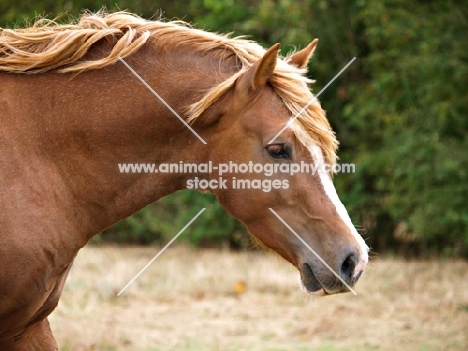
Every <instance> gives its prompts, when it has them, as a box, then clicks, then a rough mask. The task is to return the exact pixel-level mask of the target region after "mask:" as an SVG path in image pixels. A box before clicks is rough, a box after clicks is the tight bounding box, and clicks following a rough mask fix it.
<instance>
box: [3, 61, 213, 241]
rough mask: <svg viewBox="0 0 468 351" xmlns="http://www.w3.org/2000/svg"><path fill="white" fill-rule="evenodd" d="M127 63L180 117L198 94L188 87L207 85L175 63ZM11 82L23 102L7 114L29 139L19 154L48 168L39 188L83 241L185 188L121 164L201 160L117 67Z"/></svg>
mask: <svg viewBox="0 0 468 351" xmlns="http://www.w3.org/2000/svg"><path fill="white" fill-rule="evenodd" d="M126 61H127V62H128V64H129V65H131V66H132V67H133V68H134V69H135V70H136V71H137V72H138V73H139V74H140V75H141V76H142V78H143V79H144V80H145V81H147V83H148V84H149V85H150V86H151V87H152V88H153V89H154V90H155V91H157V92H158V94H160V95H161V96H162V97H163V98H164V99H165V101H166V102H167V103H168V104H169V105H170V106H171V107H172V108H173V109H174V110H176V111H177V112H178V113H179V114H180V115H183V111H184V108H185V107H186V106H187V105H188V104H189V103H191V102H195V101H196V99H198V98H200V97H201V94H202V92H203V89H200V90H199V89H193V88H194V87H195V86H196V85H197V84H198V85H200V82H201V81H202V82H203V83H204V84H206V85H207V86H208V85H210V83H209V78H208V77H207V76H206V75H202V76H201V75H200V74H196V73H195V72H194V70H193V69H190V67H181V66H179V68H180V69H179V70H178V71H174V70H173V68H172V67H175V66H176V65H175V64H174V62H171V63H169V62H163V61H164V60H160V62H157V64H156V65H154V66H153V67H152V68H151V67H149V66H148V62H154V60H153V61H151V60H149V59H148V57H145V55H134V57H133V58H131V59H130V58H129V59H128V60H126ZM187 62H188V60H183V64H187ZM181 64H182V61H181ZM171 70H172V71H171ZM9 82H10V85H9V86H11V87H12V92H13V94H17V96H18V95H19V97H20V98H19V99H17V101H22V102H21V104H20V103H18V104H17V105H18V106H14V107H15V108H14V109H12V111H11V118H12V121H13V120H14V119H16V121H15V122H12V123H15V124H16V125H18V126H21V128H19V129H18V130H21V133H22V135H21V136H20V135H17V138H16V140H30V141H31V142H30V143H29V148H28V150H29V151H27V150H26V149H25V150H24V152H29V153H30V154H31V155H34V156H31V157H30V158H34V159H35V160H36V161H35V163H37V167H39V168H44V169H47V171H46V172H43V174H44V175H45V176H44V178H43V179H38V180H37V182H40V183H43V185H44V186H43V187H40V188H41V189H44V191H54V192H56V193H57V194H56V197H57V198H58V199H60V201H59V202H60V204H61V206H62V207H63V208H68V209H70V213H68V214H66V215H67V217H70V216H72V217H73V218H75V220H76V225H77V228H78V227H79V228H80V230H81V231H84V232H85V235H86V236H87V237H88V238H89V237H91V236H92V235H95V234H97V233H99V232H100V231H102V230H103V229H105V228H106V227H108V226H110V225H112V224H114V223H116V222H117V221H118V220H120V219H122V218H125V217H127V216H129V215H130V214H132V213H134V212H136V211H137V210H139V209H141V208H143V207H144V206H146V205H147V204H149V203H152V202H154V201H156V200H158V199H159V198H161V197H162V196H165V195H167V194H169V193H172V192H174V191H176V190H179V189H182V188H183V187H184V185H185V180H186V179H185V177H186V176H184V175H182V174H161V173H158V174H122V173H120V171H119V166H118V165H119V164H124V163H134V164H135V163H138V164H139V163H154V164H161V163H178V162H179V161H187V162H192V163H196V162H204V160H205V158H206V155H207V151H206V150H207V148H206V147H204V145H203V144H202V142H201V141H199V140H198V139H197V138H196V136H195V135H193V134H192V132H190V131H189V130H188V129H187V128H186V127H185V126H184V125H183V124H182V122H181V121H179V120H178V119H177V118H176V117H175V116H174V115H173V113H172V112H170V111H169V110H168V109H167V107H166V106H164V105H163V104H162V103H161V102H160V101H159V100H158V99H157V98H156V97H155V96H154V95H153V93H151V92H150V91H149V90H148V89H147V88H146V87H145V86H144V85H143V84H142V83H141V82H140V81H139V80H138V79H137V77H135V76H134V75H133V73H131V72H130V71H129V70H128V69H127V68H126V67H125V66H124V65H123V64H121V63H118V64H116V65H114V66H110V67H107V68H104V69H101V70H95V71H89V72H84V73H81V74H79V75H77V76H75V77H73V78H72V79H71V77H70V76H69V75H63V74H52V73H50V74H41V75H35V76H29V77H24V76H21V77H18V78H17V79H13V78H10V79H9ZM202 88H203V87H202ZM38 112H39V113H38ZM198 132H199V133H201V132H202V131H200V130H199V131H198ZM19 146H20V147H22V148H24V145H19ZM63 215H65V214H62V216H63Z"/></svg>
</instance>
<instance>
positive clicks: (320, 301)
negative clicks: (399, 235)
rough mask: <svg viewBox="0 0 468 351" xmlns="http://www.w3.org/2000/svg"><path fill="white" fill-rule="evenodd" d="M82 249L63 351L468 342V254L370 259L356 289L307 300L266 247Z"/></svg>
mask: <svg viewBox="0 0 468 351" xmlns="http://www.w3.org/2000/svg"><path fill="white" fill-rule="evenodd" d="M158 251H159V249H158V248H128V249H127V248H126V249H122V248H96V247H86V248H85V249H83V250H82V251H81V252H80V254H79V255H78V257H77V259H76V261H75V264H74V267H73V269H72V271H71V273H70V277H69V279H68V282H67V285H66V286H65V290H64V293H63V296H62V299H61V301H60V304H59V306H58V308H57V310H56V311H55V312H54V313H53V314H52V316H51V318H50V322H51V326H52V329H53V331H54V334H55V336H56V337H57V340H58V342H59V345H60V347H61V350H63V351H68V350H73V351H85V350H86V351H91V350H104V351H110V350H119V351H120V350H132V351H150V350H153V351H155V350H158V351H159V350H161V351H167V350H171V351H172V350H181V351H205V350H206V351H215V350H222V351H231V350H232V351H234V350H235V351H242V350H245V351H273V350H274V351H280V350H292V351H305V350H319V351H328V350H350V351H355V350H385V351H387V350H388V351H394V350H403V351H406V350H408V351H409V350H411V351H418V350H421V351H423V350H445V351H456V350H460V351H462V350H463V351H465V350H467V349H468V263H467V262H463V261H427V262H421V261H416V262H405V261H403V260H396V259H382V258H377V259H373V261H372V262H371V263H370V265H369V267H368V269H367V271H366V273H365V274H364V276H363V277H362V278H361V281H360V283H359V284H358V285H357V286H356V291H357V293H358V295H357V296H354V295H352V294H351V293H349V294H341V295H338V296H331V297H326V298H312V297H310V296H308V295H307V294H306V293H304V292H302V291H301V290H300V288H299V284H298V273H297V271H296V270H295V269H294V268H293V267H292V266H290V265H289V264H288V263H286V262H283V261H281V260H279V259H277V258H275V257H274V256H272V255H270V254H266V253H261V252H244V253H232V252H221V251H215V250H191V249H188V248H184V247H170V248H169V249H168V250H167V251H165V252H164V253H163V254H162V255H161V256H160V257H159V258H158V259H157V260H156V261H155V262H154V263H153V264H152V265H151V266H150V267H149V268H148V269H147V270H146V271H145V272H144V273H143V274H142V275H141V276H140V277H139V278H138V279H137V280H136V281H135V282H134V283H133V284H132V285H131V286H130V287H129V288H128V289H127V290H126V291H125V292H124V293H123V294H122V295H121V296H119V297H118V296H117V293H118V292H119V291H120V289H122V288H123V287H124V286H125V285H126V284H127V282H128V281H130V279H131V278H132V277H133V276H134V275H135V274H136V273H137V272H138V271H139V270H140V269H141V268H143V267H144V265H145V264H146V263H147V262H148V261H149V260H150V259H151V258H152V257H153V256H154V255H155V254H156V253H157V252H158Z"/></svg>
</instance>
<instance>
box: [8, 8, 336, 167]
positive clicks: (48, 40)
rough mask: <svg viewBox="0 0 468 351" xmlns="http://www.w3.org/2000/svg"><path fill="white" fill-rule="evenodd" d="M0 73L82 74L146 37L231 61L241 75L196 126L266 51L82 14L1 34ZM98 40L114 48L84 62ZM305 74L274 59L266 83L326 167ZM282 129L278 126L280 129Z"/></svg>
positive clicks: (327, 144) (217, 91)
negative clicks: (73, 21) (72, 20)
mask: <svg viewBox="0 0 468 351" xmlns="http://www.w3.org/2000/svg"><path fill="white" fill-rule="evenodd" d="M0 31H1V32H0V71H6V72H14V73H28V74H36V73H43V72H47V71H51V70H55V71H56V72H60V73H68V72H72V73H80V72H83V71H87V70H92V69H99V68H103V67H106V66H108V65H111V64H113V63H115V62H117V60H118V59H119V57H122V58H125V57H126V56H128V55H131V54H133V53H135V52H136V51H137V50H139V49H140V48H141V47H142V46H143V45H144V44H145V43H146V42H147V41H148V39H149V38H150V37H152V36H153V37H157V38H158V40H160V41H163V40H164V41H165V43H166V44H167V45H168V46H172V45H177V44H182V43H183V44H184V45H187V46H189V47H190V48H191V49H193V50H195V51H200V52H204V53H209V54H210V55H216V56H217V57H219V58H220V59H227V58H230V57H235V58H236V59H237V61H238V62H239V63H240V65H239V66H240V67H239V71H238V72H237V73H235V74H234V75H232V76H230V77H229V78H227V79H226V80H224V81H223V82H221V83H220V84H218V85H217V86H215V87H213V88H212V89H211V90H209V91H208V92H207V93H206V94H205V95H204V96H203V97H202V99H201V100H200V101H198V102H196V103H194V104H192V105H191V106H189V108H188V110H187V120H188V121H189V122H194V121H196V120H197V119H198V118H199V117H200V116H201V115H202V114H203V112H204V111H205V110H206V109H207V108H208V107H210V106H211V105H212V104H213V103H214V102H216V101H217V100H218V99H219V98H220V97H221V96H222V95H224V93H226V92H227V91H228V90H229V89H231V88H232V87H233V86H234V84H235V82H236V80H237V78H238V77H239V76H240V75H241V74H242V73H243V72H244V71H245V70H246V69H248V68H249V67H250V66H251V65H252V64H254V63H255V62H256V61H257V60H259V59H260V58H261V57H263V55H264V53H265V49H263V48H262V47H261V46H260V45H258V44H257V43H255V42H252V41H250V40H247V39H245V38H243V37H231V36H229V35H219V34H215V33H210V32H206V31H202V30H198V29H193V28H191V27H190V25H189V24H187V23H185V22H182V21H173V22H163V21H149V20H145V19H143V18H141V17H139V16H136V15H134V14H130V13H127V12H115V13H110V14H108V13H105V12H104V11H101V12H98V13H96V14H92V13H86V14H84V15H82V16H81V17H80V19H79V21H78V22H77V23H76V24H57V23H56V22H54V21H50V20H46V19H40V20H38V21H37V22H36V23H35V24H34V25H33V26H31V27H29V28H23V29H0ZM102 39H107V40H111V41H112V42H113V49H112V50H111V52H110V53H109V54H108V55H107V56H105V57H102V58H98V59H93V60H86V59H85V58H84V56H85V55H86V53H87V52H88V51H89V49H90V48H91V47H92V46H93V45H94V44H96V43H97V42H98V41H100V40H102ZM304 74H305V70H304V69H299V68H296V67H294V66H291V65H289V64H288V63H287V58H278V60H277V65H276V69H275V71H274V73H273V76H272V77H271V79H270V83H271V85H272V86H273V88H274V89H275V91H276V93H277V94H278V96H279V97H280V98H281V100H282V101H283V103H284V104H285V106H286V107H287V108H288V110H289V111H290V112H291V115H292V117H295V116H297V117H298V118H297V119H296V120H295V121H294V125H293V130H294V131H295V135H296V137H297V139H298V140H299V141H300V142H301V144H303V145H309V144H310V142H313V143H315V144H316V145H318V146H319V147H320V148H321V149H322V151H323V153H324V156H325V160H326V162H328V163H330V164H334V163H335V161H336V149H337V145H338V143H337V140H336V138H335V135H334V133H333V131H332V130H331V128H330V125H329V123H328V120H327V118H326V116H325V111H324V110H323V109H322V108H321V107H320V104H319V103H318V102H315V103H312V104H310V106H308V108H307V109H306V110H305V111H302V113H300V114H299V112H301V110H302V109H303V107H304V106H305V105H307V104H308V103H309V102H310V101H311V100H312V99H313V95H312V93H311V92H310V90H309V88H308V84H309V83H311V81H310V80H309V79H308V78H307V77H305V75H304ZM279 127H281V126H279Z"/></svg>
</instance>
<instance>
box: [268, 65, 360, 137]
mask: <svg viewBox="0 0 468 351" xmlns="http://www.w3.org/2000/svg"><path fill="white" fill-rule="evenodd" d="M355 59H356V57H353V58H352V59H351V61H349V62H348V64H347V65H346V66H344V67H343V69H342V70H341V71H339V72H338V73H337V74H336V75H335V76H334V77H333V78H332V80H331V81H329V82H328V84H327V85H325V86H324V87H323V88H322V90H320V91H319V92H318V94H317V95H315V97H314V98H313V99H312V100H310V101H309V102H308V103H307V105H305V106H304V107H303V108H302V109H301V110H300V111H299V112H298V113H297V114H296V116H294V118H291V119H290V120H289V121H288V123H286V125H285V126H284V127H283V129H281V130H280V131H279V132H278V134H276V135H275V136H274V137H273V139H271V140H270V141H269V142H268V144H271V143H272V142H274V141H275V140H276V138H277V137H278V136H279V135H280V134H281V133H283V132H284V130H285V129H286V128H288V127H289V126H290V125H291V124H292V123H293V122H294V121H295V120H296V118H298V117H299V116H300V115H301V114H302V112H304V111H305V110H306V109H307V107H309V106H310V105H311V104H313V103H314V102H315V101H316V100H317V98H318V97H319V96H320V94H322V93H323V91H324V90H325V89H327V88H328V87H329V86H330V84H331V83H333V82H334V81H335V79H336V78H338V77H339V76H340V74H341V73H343V72H344V71H345V69H346V68H348V67H349V65H350V64H352V63H353V61H354V60H355Z"/></svg>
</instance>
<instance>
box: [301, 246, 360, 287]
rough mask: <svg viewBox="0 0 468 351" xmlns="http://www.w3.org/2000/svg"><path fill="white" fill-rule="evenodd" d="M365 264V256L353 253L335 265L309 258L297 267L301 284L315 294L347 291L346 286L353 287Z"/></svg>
mask: <svg viewBox="0 0 468 351" xmlns="http://www.w3.org/2000/svg"><path fill="white" fill-rule="evenodd" d="M366 264H367V257H366V259H365V260H364V259H362V258H357V257H356V255H354V254H351V255H348V256H346V258H345V259H344V260H342V261H341V262H340V263H339V264H336V265H335V267H333V266H329V267H327V266H326V265H324V264H323V263H322V262H321V261H320V260H318V259H314V260H309V261H308V262H304V263H302V264H301V265H300V267H299V270H300V275H301V285H302V287H303V288H304V289H305V290H306V291H307V292H309V293H311V294H313V295H317V296H324V295H332V294H338V293H344V292H349V291H350V289H349V288H348V286H350V287H353V286H354V285H355V284H356V283H357V281H358V280H359V278H360V277H361V275H362V273H363V271H364V268H365V266H366ZM330 268H331V269H330ZM332 270H333V271H334V272H335V274H334V273H333V272H332ZM338 277H339V278H338ZM344 283H346V284H344ZM346 285H348V286H346Z"/></svg>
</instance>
